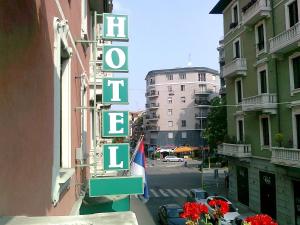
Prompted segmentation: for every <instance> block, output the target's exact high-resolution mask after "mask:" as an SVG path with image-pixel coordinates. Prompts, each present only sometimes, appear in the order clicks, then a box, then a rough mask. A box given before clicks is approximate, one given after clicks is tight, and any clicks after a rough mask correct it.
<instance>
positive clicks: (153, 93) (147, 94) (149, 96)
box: [146, 91, 159, 98]
mask: <svg viewBox="0 0 300 225" xmlns="http://www.w3.org/2000/svg"><path fill="white" fill-rule="evenodd" d="M158 96H159V92H158V91H150V92H147V93H146V97H148V98H156V97H158Z"/></svg>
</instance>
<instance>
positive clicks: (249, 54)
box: [211, 0, 300, 225]
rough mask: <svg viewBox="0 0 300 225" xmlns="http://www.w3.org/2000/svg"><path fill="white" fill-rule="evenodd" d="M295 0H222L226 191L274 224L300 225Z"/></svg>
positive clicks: (214, 11)
mask: <svg viewBox="0 0 300 225" xmlns="http://www.w3.org/2000/svg"><path fill="white" fill-rule="evenodd" d="M299 7H300V1H298V0H284V1H280V0H273V1H269V0H255V1H250V0H238V1H236V0H220V1H219V2H218V3H217V5H216V6H215V7H214V8H213V9H212V11H211V13H212V14H223V19H224V49H223V50H224V54H225V64H224V66H223V76H224V78H225V82H226V97H227V104H228V107H227V117H228V135H229V137H228V141H227V143H223V144H222V145H221V146H220V148H219V154H222V155H224V156H226V157H227V158H228V161H229V195H230V197H231V198H233V199H235V200H238V201H239V202H241V203H243V204H245V205H247V206H249V207H250V208H251V209H252V210H254V211H256V212H262V213H266V214H269V215H270V216H272V217H273V218H275V219H276V220H277V221H278V222H279V224H282V225H285V224H291V225H299V224H300V192H299V187H300V150H299V149H300V145H299V143H300V138H299V137H300V125H299V124H300V114H299V113H300V105H299V100H300V95H299V90H300V89H299V88H300V83H299V81H300V79H299V78H300V69H299V68H300V57H299V55H300V49H299V45H298V43H299V35H300V29H299V26H300V24H299V15H300V14H299V13H298V12H299Z"/></svg>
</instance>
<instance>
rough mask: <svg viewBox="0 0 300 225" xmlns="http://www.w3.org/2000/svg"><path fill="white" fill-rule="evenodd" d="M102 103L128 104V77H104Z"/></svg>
mask: <svg viewBox="0 0 300 225" xmlns="http://www.w3.org/2000/svg"><path fill="white" fill-rule="evenodd" d="M102 87H103V94H102V103H104V104H105V103H108V104H128V78H103V82H102Z"/></svg>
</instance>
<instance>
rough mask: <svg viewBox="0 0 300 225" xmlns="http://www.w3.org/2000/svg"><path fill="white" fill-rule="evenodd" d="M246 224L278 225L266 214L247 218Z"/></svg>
mask: <svg viewBox="0 0 300 225" xmlns="http://www.w3.org/2000/svg"><path fill="white" fill-rule="evenodd" d="M245 222H247V223H249V224H251V225H278V223H276V222H275V221H274V220H273V219H272V218H271V217H270V216H268V215H266V214H257V215H254V216H250V217H247V218H246V219H245Z"/></svg>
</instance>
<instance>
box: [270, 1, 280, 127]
mask: <svg viewBox="0 0 300 225" xmlns="http://www.w3.org/2000/svg"><path fill="white" fill-rule="evenodd" d="M270 4H271V9H272V10H271V17H272V36H273V37H275V21H274V11H273V9H274V3H273V1H270ZM274 62H275V71H274V74H275V80H276V92H277V103H279V99H280V93H279V80H278V63H277V59H276V58H275V59H274ZM280 121H281V120H280V105H279V104H277V123H278V133H281V122H280Z"/></svg>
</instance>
